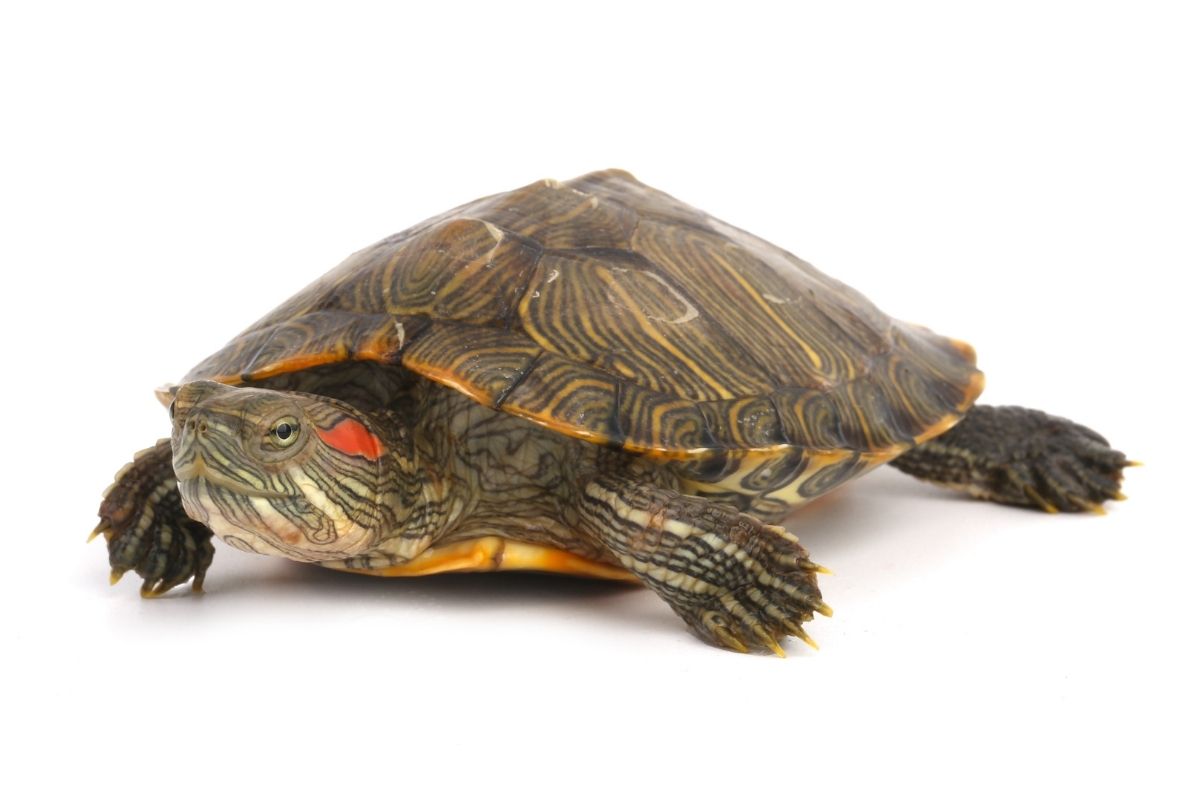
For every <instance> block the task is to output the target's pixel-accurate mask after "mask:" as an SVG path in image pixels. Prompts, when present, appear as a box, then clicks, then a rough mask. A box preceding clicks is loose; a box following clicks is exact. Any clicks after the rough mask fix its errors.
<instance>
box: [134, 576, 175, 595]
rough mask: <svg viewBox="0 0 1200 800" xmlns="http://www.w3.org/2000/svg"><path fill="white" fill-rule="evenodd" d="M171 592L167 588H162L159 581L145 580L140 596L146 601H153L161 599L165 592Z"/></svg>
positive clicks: (161, 583)
mask: <svg viewBox="0 0 1200 800" xmlns="http://www.w3.org/2000/svg"><path fill="white" fill-rule="evenodd" d="M169 591H171V589H170V587H169V586H163V582H162V581H161V580H159V579H153V580H152V579H150V578H147V579H146V582H145V583H143V584H142V591H141V595H142V597H143V598H144V599H146V600H153V599H154V598H156V597H162V596H163V595H164V594H166V593H167V592H169Z"/></svg>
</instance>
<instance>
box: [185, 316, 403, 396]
mask: <svg viewBox="0 0 1200 800" xmlns="http://www.w3.org/2000/svg"><path fill="white" fill-rule="evenodd" d="M400 330H403V327H400V328H397V325H396V318H395V317H393V316H392V315H391V314H360V313H348V312H344V311H314V312H312V313H309V314H305V315H303V316H301V317H297V318H296V319H291V320H287V321H284V322H279V323H276V324H274V325H269V326H267V327H265V328H261V329H259V330H255V331H251V332H249V333H245V334H242V335H241V336H240V337H238V338H237V339H234V340H233V341H232V342H230V343H229V344H228V345H226V346H225V347H224V348H222V349H221V350H218V351H217V352H216V353H214V354H213V355H211V356H209V357H208V358H206V359H205V360H204V361H202V362H200V363H199V364H198V365H196V367H195V368H194V369H193V370H192V371H191V372H189V373H188V374H187V377H186V378H184V381H185V382H186V381H194V380H215V381H221V382H223V383H244V382H247V381H253V380H261V379H263V378H269V377H271V376H273V375H279V374H282V373H285V372H295V371H298V370H302V369H309V368H311V367H317V366H321V365H323V364H333V363H336V362H339V361H355V360H357V361H378V362H382V363H393V362H394V361H395V360H397V359H398V358H399V355H400V349H401V347H402V345H403V343H402V342H401V341H400V337H399V331H400Z"/></svg>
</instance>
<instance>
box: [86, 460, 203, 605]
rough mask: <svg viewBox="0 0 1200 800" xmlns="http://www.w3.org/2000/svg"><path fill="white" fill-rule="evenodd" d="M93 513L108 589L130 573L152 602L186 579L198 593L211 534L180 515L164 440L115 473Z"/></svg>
mask: <svg viewBox="0 0 1200 800" xmlns="http://www.w3.org/2000/svg"><path fill="white" fill-rule="evenodd" d="M98 513H99V516H100V524H99V525H97V526H96V529H95V531H93V532H92V536H93V537H95V536H98V535H100V534H104V538H105V539H106V540H107V541H108V563H109V565H110V566H111V567H112V575H111V581H112V583H116V582H117V581H118V580H120V578H121V576H122V575H124V574H125V573H126V572H128V571H129V570H131V569H132V570H134V571H135V572H137V574H138V575H140V576H141V577H142V579H143V583H142V596H143V597H158V596H160V595H162V594H165V593H167V592H168V591H170V590H171V589H173V588H174V587H176V586H178V585H180V584H182V583H186V582H187V581H188V579H191V580H192V589H193V591H200V590H201V588H202V587H203V585H204V573H205V572H206V571H207V570H208V567H209V565H210V564H211V563H212V558H213V546H212V531H210V530H209V529H208V528H206V527H204V526H203V525H201V524H200V523H199V522H196V521H195V520H193V519H191V518H190V517H189V516H188V515H187V514H186V513H185V512H184V510H183V504H182V502H181V501H180V498H179V488H178V487H177V486H176V482H175V471H174V470H173V469H172V467H171V440H170V439H162V440H160V441H159V442H158V444H156V445H154V447H151V448H149V449H146V450H143V451H141V452H140V453H138V454H137V455H135V456H134V457H133V462H132V463H131V464H127V465H125V467H124V468H123V469H122V470H121V471H120V472H118V473H117V477H116V479H115V480H114V482H113V485H112V486H110V487H109V488H108V490H107V491H105V493H104V500H103V502H101V504H100V511H99V512H98Z"/></svg>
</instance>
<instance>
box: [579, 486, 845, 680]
mask: <svg viewBox="0 0 1200 800" xmlns="http://www.w3.org/2000/svg"><path fill="white" fill-rule="evenodd" d="M580 512H581V519H582V521H583V523H584V525H585V530H586V531H587V532H588V533H589V534H591V535H592V536H594V537H596V538H597V539H599V540H600V541H602V542H603V543H604V544H605V545H606V546H607V547H608V548H609V549H610V550H611V551H612V553H613V555H614V556H615V557H616V559H617V560H618V562H619V563H620V564H621V565H622V566H624V567H625V568H626V569H628V570H629V571H631V572H632V573H634V574H635V575H636V576H637V577H638V578H639V579H641V581H642V582H643V583H645V584H646V585H647V586H649V587H650V588H651V589H653V590H654V591H656V592H658V594H659V595H660V596H661V597H662V598H663V599H664V600H666V601H667V603H668V604H669V605H670V606H671V608H672V609H674V610H675V613H677V614H679V616H680V617H682V618H683V619H684V621H685V622H687V624H688V625H689V626H690V627H691V628H692V630H693V631H694V632H695V633H696V634H697V635H698V636H699V637H700V638H701V639H703V640H704V641H706V642H708V643H710V644H714V645H716V646H718V647H723V648H726V649H728V650H736V651H738V652H742V653H746V652H750V651H751V650H760V651H762V650H766V651H770V652H773V653H775V654H776V655H779V656H783V655H785V652H784V649H783V647H781V646H780V643H779V642H780V640H782V639H784V638H785V637H787V636H795V637H797V638H798V639H800V640H802V641H804V642H806V643H807V644H809V645H811V646H813V647H816V644H815V643H814V642H813V640H812V639H811V638H810V637H809V636H808V634H807V633H806V632H805V631H804V629H803V628H802V627H801V626H802V625H803V624H804V623H806V622H808V621H809V620H811V619H812V618H813V615H814V614H824V615H826V616H828V615H830V614H831V613H832V612H831V610H830V608H829V606H827V605H825V603H824V602H823V601H822V600H821V591H820V589H818V588H817V574H818V573H828V572H829V570H827V569H825V568H824V567H822V566H820V565H818V564H814V563H813V562H812V561H810V560H809V558H808V553H807V552H806V551H805V550H804V548H803V547H801V546H800V542H799V540H797V538H796V537H795V536H793V535H792V534H791V533H789V532H788V531H786V530H784V529H783V528H780V527H778V526H776V525H767V524H764V523H763V522H761V521H759V520H758V519H755V518H754V517H752V516H750V515H749V514H742V513H740V512H738V511H737V510H736V509H734V508H733V507H731V506H727V505H724V504H722V503H718V502H713V501H710V500H706V499H703V498H700V497H695V496H689V495H683V494H679V493H676V492H673V491H670V490H666V489H661V488H658V487H655V486H652V485H648V484H641V483H638V482H637V481H636V480H633V479H630V478H622V477H617V476H606V477H602V478H597V479H596V480H594V481H593V482H592V483H591V484H589V485H588V486H587V488H586V489H585V491H584V498H583V502H582V503H581V507H580Z"/></svg>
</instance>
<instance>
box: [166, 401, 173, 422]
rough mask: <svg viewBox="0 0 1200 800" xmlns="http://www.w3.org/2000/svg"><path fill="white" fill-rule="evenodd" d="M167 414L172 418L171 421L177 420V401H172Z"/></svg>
mask: <svg viewBox="0 0 1200 800" xmlns="http://www.w3.org/2000/svg"><path fill="white" fill-rule="evenodd" d="M167 416H168V417H170V418H171V422H174V421H175V401H174V400H172V401H171V405H169V406H167Z"/></svg>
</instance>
